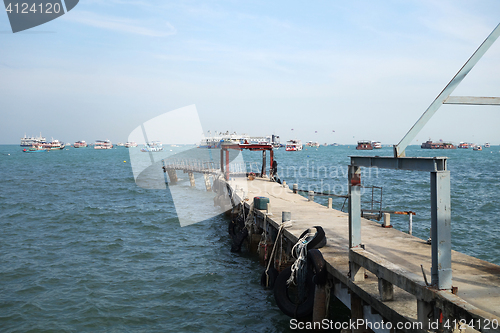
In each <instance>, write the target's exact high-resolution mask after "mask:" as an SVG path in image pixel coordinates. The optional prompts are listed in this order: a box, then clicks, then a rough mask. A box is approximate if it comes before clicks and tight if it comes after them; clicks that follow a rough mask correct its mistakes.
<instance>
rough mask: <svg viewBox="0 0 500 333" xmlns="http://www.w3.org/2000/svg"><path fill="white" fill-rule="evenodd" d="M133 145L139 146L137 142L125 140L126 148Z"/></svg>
mask: <svg viewBox="0 0 500 333" xmlns="http://www.w3.org/2000/svg"><path fill="white" fill-rule="evenodd" d="M133 147H137V143H135V142H134V141H132V142H125V148H133Z"/></svg>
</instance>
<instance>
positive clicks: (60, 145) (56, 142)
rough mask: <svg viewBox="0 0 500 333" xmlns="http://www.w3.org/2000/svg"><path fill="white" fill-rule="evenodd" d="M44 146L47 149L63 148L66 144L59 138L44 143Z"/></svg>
mask: <svg viewBox="0 0 500 333" xmlns="http://www.w3.org/2000/svg"><path fill="white" fill-rule="evenodd" d="M42 147H43V148H44V149H46V150H63V149H64V147H66V145H65V144H64V143H63V142H60V141H59V140H52V141H51V142H45V143H42Z"/></svg>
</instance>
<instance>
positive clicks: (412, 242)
mask: <svg viewBox="0 0 500 333" xmlns="http://www.w3.org/2000/svg"><path fill="white" fill-rule="evenodd" d="M248 190H249V193H248V198H249V200H248V201H246V203H245V205H246V206H247V207H249V206H250V204H251V203H252V200H253V197H255V196H264V197H268V198H269V200H270V204H271V213H272V215H268V216H267V220H268V221H269V222H270V223H271V224H272V225H274V226H275V227H278V225H279V224H280V223H281V213H282V212H283V211H289V212H291V215H292V226H291V227H289V228H287V229H286V231H285V236H286V237H288V238H289V239H291V240H292V241H293V242H296V241H297V238H298V236H300V234H301V233H302V232H303V231H304V230H305V229H307V228H310V227H312V226H315V225H319V226H322V227H323V229H324V230H325V233H326V237H327V240H328V244H327V246H325V247H324V248H322V249H321V252H322V254H323V256H324V258H325V260H326V262H327V266H328V272H329V273H330V274H331V275H332V276H333V277H335V278H336V279H337V280H339V281H340V282H342V283H343V284H345V285H347V286H348V287H349V288H350V289H351V290H352V291H354V292H355V293H356V294H358V296H360V297H361V298H362V299H363V300H364V301H365V302H367V303H368V304H370V305H371V306H372V308H374V309H375V310H376V311H377V312H379V313H380V315H382V316H383V317H385V318H387V319H389V320H391V321H401V320H412V321H415V320H417V302H416V297H415V296H414V295H412V294H410V293H408V292H406V291H404V290H402V289H400V288H396V287H395V288H394V300H392V301H385V302H382V301H381V300H380V296H379V292H378V279H377V276H375V275H374V274H371V273H369V272H367V275H368V278H366V279H365V280H364V281H361V282H353V281H351V279H350V278H349V277H348V273H349V248H348V247H349V222H348V214H347V213H343V212H340V211H338V210H334V209H328V208H327V207H325V206H322V205H320V204H318V203H315V202H310V201H308V199H307V198H305V197H303V196H301V195H299V194H294V193H293V192H292V190H290V189H289V188H288V187H286V188H285V187H283V186H281V185H280V184H277V183H274V182H270V181H269V180H268V179H262V178H257V179H255V180H254V181H250V182H248ZM265 213H266V212H265V211H256V214H257V215H260V216H261V217H265V216H266V214H265ZM429 224H430V221H429ZM361 235H362V243H363V244H364V245H365V249H366V251H367V252H369V253H371V254H373V255H375V256H376V257H378V258H381V259H382V261H383V260H386V261H388V262H390V263H392V264H395V265H397V266H399V267H401V268H402V269H404V270H405V271H407V272H408V273H409V274H410V275H411V277H412V278H414V279H415V280H417V282H418V283H419V284H420V285H422V286H423V285H425V284H424V278H423V274H422V271H421V267H420V265H423V267H424V269H425V272H426V274H427V278H428V280H429V281H430V276H431V275H430V269H431V246H430V245H428V244H427V243H426V242H425V241H423V240H421V239H419V238H417V237H414V236H411V235H408V234H406V233H403V232H401V231H398V230H396V229H394V228H382V227H381V225H380V224H379V223H376V222H373V221H370V220H366V219H362V231H361ZM485 246H487V245H485ZM452 271H453V286H454V287H458V293H457V295H456V296H455V295H453V294H452V293H451V292H449V291H439V292H438V294H440V296H441V298H443V299H449V300H450V302H452V303H453V304H456V305H457V306H459V307H461V308H463V309H464V311H469V312H470V313H476V314H479V315H480V316H482V317H484V318H490V319H496V320H498V321H499V322H500V318H499V317H500V266H497V265H494V264H491V263H488V262H486V261H483V260H480V259H477V258H474V257H471V256H468V255H465V254H463V253H459V252H456V251H453V252H452ZM418 280H420V281H418ZM457 296H458V297H457ZM495 331H497V330H495Z"/></svg>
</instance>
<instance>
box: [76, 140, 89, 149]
mask: <svg viewBox="0 0 500 333" xmlns="http://www.w3.org/2000/svg"><path fill="white" fill-rule="evenodd" d="M73 147H74V148H85V147H88V144H87V142H85V141H77V142H75V143H74V144H73Z"/></svg>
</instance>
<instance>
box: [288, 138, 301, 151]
mask: <svg viewBox="0 0 500 333" xmlns="http://www.w3.org/2000/svg"><path fill="white" fill-rule="evenodd" d="M285 150H286V151H299V150H302V142H301V141H300V140H288V141H287V142H286V146H285Z"/></svg>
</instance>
